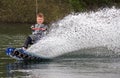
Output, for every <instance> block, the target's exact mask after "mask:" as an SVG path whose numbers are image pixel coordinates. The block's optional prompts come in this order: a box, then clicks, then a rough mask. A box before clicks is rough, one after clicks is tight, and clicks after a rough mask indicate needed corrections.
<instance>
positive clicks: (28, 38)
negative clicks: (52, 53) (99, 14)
mask: <svg viewBox="0 0 120 78" xmlns="http://www.w3.org/2000/svg"><path fill="white" fill-rule="evenodd" d="M29 44H32V39H31V37H30V36H28V37H27V39H26V41H25V43H24V45H23V47H25V48H28V46H29Z"/></svg>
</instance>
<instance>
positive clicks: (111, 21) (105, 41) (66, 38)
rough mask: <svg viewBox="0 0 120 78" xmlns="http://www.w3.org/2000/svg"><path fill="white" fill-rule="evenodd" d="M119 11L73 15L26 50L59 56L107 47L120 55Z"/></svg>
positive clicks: (107, 10) (54, 26)
mask: <svg viewBox="0 0 120 78" xmlns="http://www.w3.org/2000/svg"><path fill="white" fill-rule="evenodd" d="M119 19H120V9H116V8H115V7H113V8H104V9H102V10H99V11H97V12H92V11H91V12H88V13H87V12H84V13H79V14H70V15H68V16H66V17H64V18H63V19H62V20H60V21H58V22H56V23H53V24H52V26H51V27H52V30H51V31H50V32H49V34H48V35H47V36H46V37H44V38H43V39H42V40H40V41H39V42H38V43H36V44H34V45H32V46H31V47H30V48H29V49H28V50H27V51H30V52H33V53H37V54H38V55H41V56H45V57H56V56H59V55H61V54H64V53H68V52H72V51H76V50H80V49H83V48H93V47H99V46H102V47H107V48H109V49H112V50H114V51H115V52H119V47H120V21H119Z"/></svg>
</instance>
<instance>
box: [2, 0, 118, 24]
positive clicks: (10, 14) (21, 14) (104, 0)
mask: <svg viewBox="0 0 120 78" xmlns="http://www.w3.org/2000/svg"><path fill="white" fill-rule="evenodd" d="M111 6H116V7H120V1H118V0H92V1H91V0H49V1H48V0H38V11H39V12H42V13H44V15H45V19H46V20H45V23H50V22H54V21H57V20H59V19H61V18H63V17H64V16H66V15H68V14H70V13H71V12H83V11H89V10H96V9H98V8H103V7H111ZM0 11H1V12H0V22H2V23H35V19H36V0H22V1H19V0H1V1H0Z"/></svg>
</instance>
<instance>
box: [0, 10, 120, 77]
mask: <svg viewBox="0 0 120 78" xmlns="http://www.w3.org/2000/svg"><path fill="white" fill-rule="evenodd" d="M119 13H120V10H119V9H115V8H112V9H104V10H101V11H98V12H95V13H94V12H92V13H88V14H87V13H85V14H84V13H83V14H78V15H69V16H67V17H66V18H64V19H63V20H62V21H60V22H57V23H55V24H54V25H52V26H53V27H52V28H51V29H52V30H50V33H49V35H47V37H45V38H43V40H41V41H40V42H38V43H36V44H35V45H33V46H31V47H30V49H29V50H28V51H31V52H34V51H36V54H39V55H44V54H45V55H46V56H48V57H52V58H53V59H52V60H50V61H42V62H40V61H17V60H15V59H12V58H10V57H8V56H6V55H5V49H6V48H7V47H11V46H13V47H22V45H23V43H24V40H25V38H26V37H27V35H29V34H31V31H30V24H0V78H119V77H120V53H119V52H120V49H119V47H120V45H119V43H120V35H119V34H120V32H119V31H120V27H119V26H120V23H119V21H118V19H119V17H120V14H119ZM76 20H77V21H78V22H76ZM86 21H87V22H86ZM56 25H57V26H58V28H56ZM47 54H48V55H47ZM45 55H44V56H45Z"/></svg>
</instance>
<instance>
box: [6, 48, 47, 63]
mask: <svg viewBox="0 0 120 78" xmlns="http://www.w3.org/2000/svg"><path fill="white" fill-rule="evenodd" d="M6 55H8V56H10V57H12V58H14V59H16V60H39V61H42V60H48V58H45V57H42V56H38V55H36V54H33V53H30V52H27V51H26V50H23V49H22V48H13V47H9V48H7V49H6Z"/></svg>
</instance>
